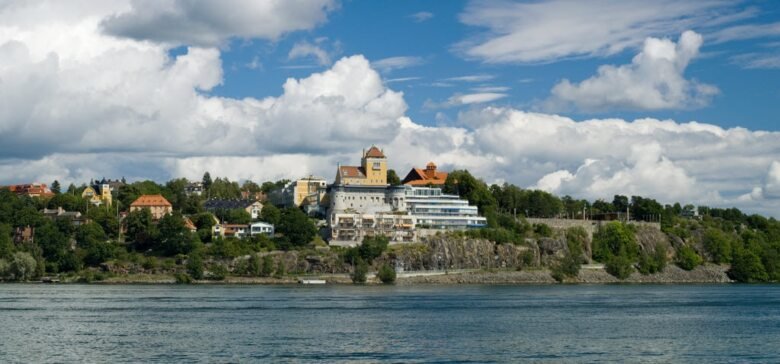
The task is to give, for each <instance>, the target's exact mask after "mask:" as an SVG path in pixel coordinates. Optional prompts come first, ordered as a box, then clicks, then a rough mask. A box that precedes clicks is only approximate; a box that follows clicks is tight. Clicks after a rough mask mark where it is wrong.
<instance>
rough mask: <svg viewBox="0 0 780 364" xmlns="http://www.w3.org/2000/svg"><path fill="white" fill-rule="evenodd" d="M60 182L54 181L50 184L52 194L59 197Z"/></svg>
mask: <svg viewBox="0 0 780 364" xmlns="http://www.w3.org/2000/svg"><path fill="white" fill-rule="evenodd" d="M61 188H62V187H61V186H60V181H58V180H56V179H55V180H54V182H52V183H51V192H54V194H56V195H59V194H60V191H61Z"/></svg>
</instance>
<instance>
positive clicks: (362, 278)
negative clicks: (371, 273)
mask: <svg viewBox="0 0 780 364" xmlns="http://www.w3.org/2000/svg"><path fill="white" fill-rule="evenodd" d="M367 275H368V264H366V262H365V261H364V260H363V259H358V260H357V262H356V264H355V269H354V270H353V272H352V276H351V278H352V283H366V276H367Z"/></svg>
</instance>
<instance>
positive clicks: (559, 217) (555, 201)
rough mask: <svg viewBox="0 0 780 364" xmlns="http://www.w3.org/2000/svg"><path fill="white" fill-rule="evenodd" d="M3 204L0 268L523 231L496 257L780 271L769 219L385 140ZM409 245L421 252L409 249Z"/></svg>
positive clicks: (340, 247)
mask: <svg viewBox="0 0 780 364" xmlns="http://www.w3.org/2000/svg"><path fill="white" fill-rule="evenodd" d="M0 208H1V210H0V277H5V279H15V280H26V279H32V278H36V277H37V278H41V277H49V276H60V275H62V274H66V275H67V274H77V275H78V276H79V277H81V276H83V275H84V274H86V275H87V276H97V277H103V276H105V275H106V274H108V275H112V274H126V273H134V272H135V273H139V272H145V273H154V272H167V273H174V274H177V277H178V278H177V279H181V280H183V281H187V280H189V279H196V280H197V279H203V278H209V277H211V278H214V277H216V278H219V277H222V278H224V277H225V276H228V275H239V276H240V275H257V276H269V275H271V274H272V273H273V274H274V275H276V276H284V275H285V274H286V273H292V272H294V273H297V274H302V273H317V272H320V273H322V272H325V271H328V270H329V271H330V272H331V273H336V272H344V273H350V274H355V272H357V271H360V270H364V271H367V270H369V269H385V270H388V269H389V270H393V271H403V270H404V269H422V270H426V269H434V268H435V269H442V268H448V269H453V268H458V267H461V266H463V265H464V264H465V266H468V268H472V269H474V268H476V269H481V268H485V267H490V266H491V265H492V264H494V263H495V262H493V263H491V262H478V263H462V262H458V263H457V264H456V263H454V262H455V261H458V260H459V259H460V260H462V258H463V257H461V258H458V257H449V255H450V254H451V253H450V252H449V250H451V249H450V248H447V250H448V251H447V252H444V253H443V255H444V256H447V258H445V261H444V262H443V261H442V258H441V256H442V254H438V253H437V255H436V258H435V257H434V254H433V253H431V252H430V250H431V248H430V244H432V243H431V242H432V241H434V240H435V241H439V242H441V241H442V238H443V237H444V238H445V240H446V241H447V244H450V243H452V242H455V243H452V244H456V245H457V244H470V243H468V242H469V241H487V242H490V243H491V244H494V245H495V246H496V252H498V251H499V248H498V247H499V246H503V245H507V244H508V245H511V246H515V247H517V248H513V249H512V250H511V251H512V252H513V253H512V255H513V256H512V257H509V258H507V261H502V263H501V264H500V265H501V267H503V268H505V269H530V268H532V267H537V268H545V269H550V270H551V273H550V274H551V275H553V276H554V277H556V279H557V280H561V281H564V280H567V279H569V280H571V279H576V277H577V276H578V274H579V273H578V272H579V269H580V267H581V266H583V265H593V264H596V266H598V263H600V264H603V265H604V269H606V270H607V271H608V272H609V273H610V274H612V275H614V276H616V277H619V278H620V279H625V278H627V277H629V276H630V275H631V274H632V273H633V272H636V271H638V272H641V273H644V274H653V273H656V272H660V271H663V270H664V268H665V267H666V266H667V262H675V264H676V265H677V266H679V267H682V268H684V269H694V268H696V267H697V266H699V265H701V264H702V263H707V262H710V263H715V264H729V263H732V264H733V263H734V262H736V261H739V262H740V264H744V265H746V267H745V268H744V269H745V272H742V273H739V272H737V273H734V274H732V276H733V277H734V279H737V280H745V281H752V280H757V281H760V280H777V279H778V278H780V262H778V261H777V259H776V256H775V255H773V254H777V252H778V251H780V250H779V249H778V248H780V247H779V246H778V245H780V243H779V241H780V225H779V224H778V223H777V221H776V220H775V219H774V218H770V219H766V218H763V217H760V216H758V215H751V216H748V215H745V214H743V213H742V212H740V211H739V210H737V209H714V208H708V207H704V206H701V207H694V206H693V205H685V206H681V205H680V204H674V205H666V206H663V205H661V204H659V203H658V202H656V201H655V200H652V199H647V198H642V197H640V196H633V197H631V198H630V199H629V198H628V197H626V196H614V199H613V200H612V202H606V201H604V200H598V201H595V202H593V203H590V202H589V201H586V200H576V199H573V198H571V197H569V196H564V197H563V198H558V197H556V196H553V195H551V194H549V193H546V192H542V191H535V190H523V189H520V188H518V187H516V186H513V185H509V184H505V185H503V186H499V185H492V186H487V185H486V184H485V183H484V182H482V181H480V180H479V179H477V178H475V177H474V176H471V174H469V172H468V171H463V170H458V171H442V170H440V169H439V168H438V166H437V165H436V164H435V163H434V162H433V161H428V162H427V164H425V166H424V168H412V169H411V170H409V171H408V172H407V173H406V174H405V175H404V177H403V178H400V176H399V175H398V174H396V172H395V171H394V170H393V169H391V168H389V158H388V157H387V156H386V155H385V153H384V151H383V150H382V149H380V148H379V147H377V146H371V147H370V148H368V149H366V150H363V151H362V153H361V154H360V159H359V164H357V165H346V164H345V165H341V164H339V165H337V166H335V176H334V178H333V179H332V180H329V179H326V178H324V177H318V176H313V175H309V176H303V177H301V178H300V179H297V180H293V181H289V180H282V181H275V182H271V181H269V182H263V183H261V184H258V183H255V182H253V181H244V182H243V184H241V185H239V184H238V183H237V182H234V181H229V180H228V179H226V178H219V177H217V178H215V179H212V177H211V175H210V174H209V173H208V172H206V173H205V174H204V176H203V178H202V180H200V181H189V180H186V179H174V180H171V181H169V182H167V183H166V184H164V185H160V184H157V183H156V182H153V181H136V182H128V181H126V180H125V179H124V178H121V179H115V180H112V179H105V178H102V179H100V180H97V179H94V180H91V181H89V183H85V184H83V185H81V186H75V185H72V184H71V185H70V186H68V187H67V188H63V187H62V186H61V185H60V183H59V182H58V181H54V182H53V183H52V184H51V185H47V184H44V183H29V184H20V185H11V186H6V187H4V188H0ZM648 229H649V230H648ZM653 231H655V232H653ZM746 234H747V235H746ZM643 236H652V237H653V238H652V239H650V240H651V241H647V240H648V239H644V238H643ZM757 236H758V237H759V238H757ZM643 239H644V240H643ZM756 239H758V240H756ZM458 242H459V243H458ZM426 244H427V245H426ZM452 248H453V249H456V250H457V249H460V250H464V248H463V246H462V245H458V246H453V247H452ZM410 249H411V250H410ZM414 249H422V250H421V251H425V252H426V253H424V254H428V255H427V258H423V257H422V256H418V257H417V258H414V259H417V260H416V261H405V260H404V258H402V257H404V256H407V255H408V254H409V252H410V251H413V250H414ZM285 252H286V253H285ZM291 252H295V254H294V257H292V258H290V254H291ZM462 254H463V255H468V254H469V252H467V251H464V252H463V253H462ZM499 256H501V255H500V254H498V253H496V259H499V258H498V257H499ZM501 259H503V258H501ZM290 260H293V261H290ZM417 261H420V262H423V263H419V264H418V263H417ZM20 267H22V268H24V269H21V268H20ZM12 268H13V269H12ZM19 269H21V270H22V272H21V273H20V272H19ZM732 271H733V269H732ZM4 272H5V273H4ZM388 274H389V273H388ZM740 274H741V275H740ZM363 275H365V272H363ZM393 276H394V273H393ZM359 280H360V279H358V281H359Z"/></svg>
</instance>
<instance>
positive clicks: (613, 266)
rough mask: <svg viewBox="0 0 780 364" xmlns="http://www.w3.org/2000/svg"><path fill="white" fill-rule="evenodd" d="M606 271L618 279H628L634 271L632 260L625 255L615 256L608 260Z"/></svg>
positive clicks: (605, 266)
mask: <svg viewBox="0 0 780 364" xmlns="http://www.w3.org/2000/svg"><path fill="white" fill-rule="evenodd" d="M604 269H605V270H606V271H607V273H609V274H611V275H613V276H615V277H617V278H618V279H626V278H628V276H630V275H631V272H633V271H634V268H633V264H632V263H631V260H630V259H629V258H628V257H626V256H625V255H614V256H611V257H609V259H607V263H606V264H605V265H604Z"/></svg>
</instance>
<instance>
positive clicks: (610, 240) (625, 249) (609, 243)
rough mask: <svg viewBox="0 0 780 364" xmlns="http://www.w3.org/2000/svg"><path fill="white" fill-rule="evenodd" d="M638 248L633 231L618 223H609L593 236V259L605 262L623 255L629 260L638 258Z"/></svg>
mask: <svg viewBox="0 0 780 364" xmlns="http://www.w3.org/2000/svg"><path fill="white" fill-rule="evenodd" d="M638 253H639V246H638V245H637V243H636V237H635V236H634V231H633V230H632V229H631V227H630V226H627V225H626V224H623V223H620V222H610V223H607V224H605V225H602V226H601V227H599V229H598V231H596V233H595V234H593V259H594V260H596V261H599V262H606V261H608V260H609V258H610V257H611V256H616V255H623V256H625V257H626V258H628V259H629V260H634V259H636V258H638V255H639V254H638Z"/></svg>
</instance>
